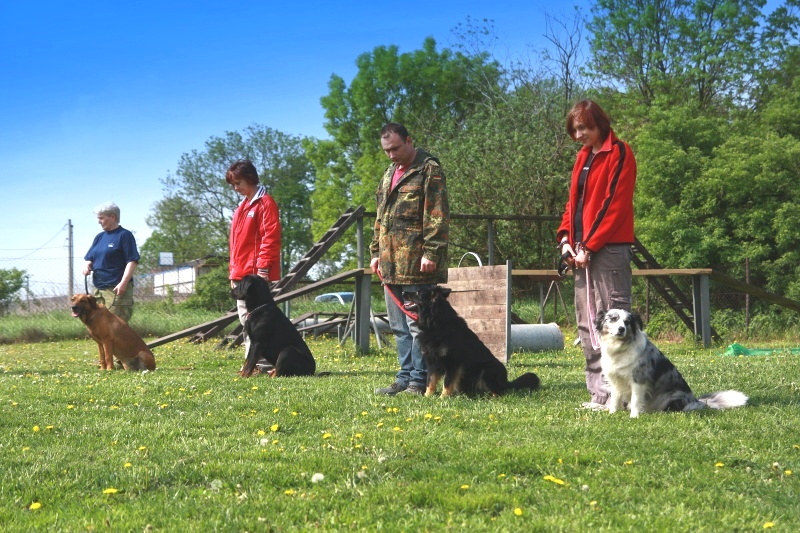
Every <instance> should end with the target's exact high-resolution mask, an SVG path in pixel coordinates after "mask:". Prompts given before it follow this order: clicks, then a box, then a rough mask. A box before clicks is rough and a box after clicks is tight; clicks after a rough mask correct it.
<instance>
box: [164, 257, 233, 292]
mask: <svg viewBox="0 0 800 533" xmlns="http://www.w3.org/2000/svg"><path fill="white" fill-rule="evenodd" d="M220 264H221V263H220V261H219V259H218V258H216V257H210V258H206V259H195V260H194V261H189V262H188V263H184V264H182V265H177V266H174V267H171V268H168V269H165V270H162V271H160V272H155V273H153V274H152V280H153V294H155V295H156V296H166V295H167V294H168V293H169V292H170V291H172V293H173V294H193V293H194V286H195V282H196V281H197V278H199V277H200V276H201V275H203V274H205V273H206V272H208V271H209V270H212V269H214V268H216V267H218V266H219V265H220Z"/></svg>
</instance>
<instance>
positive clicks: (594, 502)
mask: <svg viewBox="0 0 800 533" xmlns="http://www.w3.org/2000/svg"><path fill="white" fill-rule="evenodd" d="M589 505H590V506H592V507H594V506H595V505H597V500H592V501H590V502H589Z"/></svg>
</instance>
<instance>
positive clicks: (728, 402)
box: [697, 390, 748, 409]
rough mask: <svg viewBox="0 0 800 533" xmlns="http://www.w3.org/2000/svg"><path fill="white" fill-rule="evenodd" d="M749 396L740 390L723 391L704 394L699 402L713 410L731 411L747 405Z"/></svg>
mask: <svg viewBox="0 0 800 533" xmlns="http://www.w3.org/2000/svg"><path fill="white" fill-rule="evenodd" d="M747 400H748V398H747V396H746V395H745V394H744V393H742V392H739V391H738V390H723V391H717V392H712V393H709V394H704V395H702V396H700V397H699V398H698V399H697V401H698V402H700V403H702V404H705V406H706V407H710V408H712V409H730V408H732V407H742V406H743V405H747Z"/></svg>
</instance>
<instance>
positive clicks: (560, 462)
mask: <svg viewBox="0 0 800 533" xmlns="http://www.w3.org/2000/svg"><path fill="white" fill-rule="evenodd" d="M558 464H560V465H563V464H564V460H563V459H562V458H561V457H559V458H558Z"/></svg>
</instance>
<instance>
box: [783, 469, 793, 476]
mask: <svg viewBox="0 0 800 533" xmlns="http://www.w3.org/2000/svg"><path fill="white" fill-rule="evenodd" d="M783 473H784V475H787V476H791V475H792V471H791V470H784V471H783Z"/></svg>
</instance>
